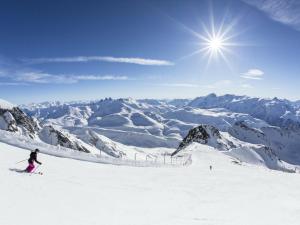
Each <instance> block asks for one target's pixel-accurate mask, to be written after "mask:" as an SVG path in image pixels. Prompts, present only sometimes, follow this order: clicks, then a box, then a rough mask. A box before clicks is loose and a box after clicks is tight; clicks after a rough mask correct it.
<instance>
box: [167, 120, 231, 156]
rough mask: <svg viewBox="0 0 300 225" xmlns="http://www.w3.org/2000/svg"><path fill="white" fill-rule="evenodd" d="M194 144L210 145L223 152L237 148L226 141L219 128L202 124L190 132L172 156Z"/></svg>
mask: <svg viewBox="0 0 300 225" xmlns="http://www.w3.org/2000/svg"><path fill="white" fill-rule="evenodd" d="M193 142H197V143H200V144H206V145H210V146H212V147H215V148H219V149H223V150H229V149H231V148H235V147H236V146H235V145H234V144H233V143H232V142H231V141H229V140H226V139H224V138H223V137H222V136H221V134H220V131H219V130H218V129H217V128H215V127H214V126H211V125H206V124H202V125H200V126H198V127H195V128H193V129H191V130H190V131H189V133H188V135H187V136H186V137H185V138H184V139H183V140H182V142H181V143H180V144H179V146H178V148H177V150H176V151H175V152H173V153H172V156H173V155H176V154H177V153H178V152H179V151H180V150H182V149H183V148H185V147H187V146H188V145H189V144H191V143H193Z"/></svg>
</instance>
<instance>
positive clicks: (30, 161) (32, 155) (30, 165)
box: [25, 149, 42, 173]
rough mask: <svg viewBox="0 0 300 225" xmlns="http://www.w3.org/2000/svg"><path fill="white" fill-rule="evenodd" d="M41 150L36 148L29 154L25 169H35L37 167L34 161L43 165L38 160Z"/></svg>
mask: <svg viewBox="0 0 300 225" xmlns="http://www.w3.org/2000/svg"><path fill="white" fill-rule="evenodd" d="M39 151H40V150H38V149H35V150H34V152H31V153H30V156H29V159H28V166H27V168H26V169H25V172H27V173H31V172H32V171H33V169H34V168H35V166H34V162H36V163H38V164H40V165H42V163H41V162H39V161H38V160H37V154H38V152H39Z"/></svg>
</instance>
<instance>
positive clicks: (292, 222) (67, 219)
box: [0, 142, 300, 225]
mask: <svg viewBox="0 0 300 225" xmlns="http://www.w3.org/2000/svg"><path fill="white" fill-rule="evenodd" d="M189 148H190V151H193V152H194V153H193V164H192V165H191V166H188V167H178V168H147V167H139V168H138V167H128V166H114V165H109V164H96V163H89V162H83V161H77V160H71V159H66V158H59V157H54V156H49V155H44V154H39V156H38V159H39V160H40V161H41V162H43V165H42V166H41V167H39V168H38V171H43V172H44V175H42V176H41V175H36V174H33V175H29V174H23V173H17V172H14V171H10V170H9V168H25V166H26V163H25V162H24V163H23V162H22V163H19V164H16V163H15V162H18V161H21V160H23V159H26V158H27V157H28V155H29V151H27V150H24V149H21V148H17V147H12V146H10V145H7V144H4V143H1V142H0V179H1V185H0V192H1V193H2V195H1V201H0V212H1V213H0V224H1V225H2V224H3V225H27V224H30V225H41V224H43V225H53V224H59V225H70V224H72V225H96V224H105V225H154V224H155V225H195V224H197V225H202V224H203V225H241V224H242V225H266V224H272V225H285V224H288V225H298V224H299V221H300V204H299V202H300V179H299V174H297V173H296V174H290V173H283V172H278V171H272V170H268V169H266V168H264V167H258V166H253V165H252V166H251V165H248V164H242V165H238V164H237V163H235V160H234V159H232V158H231V157H230V156H227V155H225V154H222V153H221V152H219V151H216V150H214V149H213V148H210V147H208V146H204V145H200V144H193V145H190V146H189ZM210 165H212V170H210V169H209V166H210Z"/></svg>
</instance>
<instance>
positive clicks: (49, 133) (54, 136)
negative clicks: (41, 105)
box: [39, 126, 90, 153]
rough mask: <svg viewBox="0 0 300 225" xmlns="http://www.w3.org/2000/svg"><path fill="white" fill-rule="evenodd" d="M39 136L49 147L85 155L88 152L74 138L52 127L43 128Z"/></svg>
mask: <svg viewBox="0 0 300 225" xmlns="http://www.w3.org/2000/svg"><path fill="white" fill-rule="evenodd" d="M39 136H40V139H41V140H42V141H44V142H46V143H48V144H51V145H55V146H58V145H59V146H63V147H66V148H71V149H74V150H78V151H81V152H86V153H89V152H90V151H89V150H88V149H87V148H86V147H85V146H84V144H83V143H81V141H80V140H78V139H77V138H76V137H72V136H71V135H69V134H66V133H64V132H63V131H59V130H57V129H55V128H54V127H52V126H44V127H43V129H42V130H41V132H40V134H39Z"/></svg>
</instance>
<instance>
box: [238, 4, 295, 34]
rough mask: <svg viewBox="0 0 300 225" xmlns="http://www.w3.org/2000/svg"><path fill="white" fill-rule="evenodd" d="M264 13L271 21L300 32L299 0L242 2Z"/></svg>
mask: <svg viewBox="0 0 300 225" xmlns="http://www.w3.org/2000/svg"><path fill="white" fill-rule="evenodd" d="M243 1H244V2H246V3H247V4H249V5H252V6H254V7H256V8H257V9H259V10H261V11H263V12H264V13H266V14H267V15H268V16H269V17H270V18H271V19H273V20H275V21H277V22H280V23H282V24H285V25H288V26H291V27H293V28H294V29H296V30H298V31H300V1H299V0H243Z"/></svg>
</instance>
